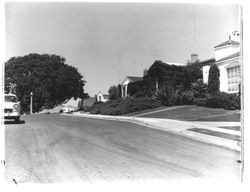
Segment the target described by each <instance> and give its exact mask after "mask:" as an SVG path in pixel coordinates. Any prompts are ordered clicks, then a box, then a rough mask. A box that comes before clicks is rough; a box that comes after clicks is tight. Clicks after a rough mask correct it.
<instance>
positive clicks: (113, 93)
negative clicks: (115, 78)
mask: <svg viewBox="0 0 250 192" xmlns="http://www.w3.org/2000/svg"><path fill="white" fill-rule="evenodd" d="M118 98H119V89H118V87H117V86H115V85H112V86H111V87H110V88H109V99H110V100H116V99H118Z"/></svg>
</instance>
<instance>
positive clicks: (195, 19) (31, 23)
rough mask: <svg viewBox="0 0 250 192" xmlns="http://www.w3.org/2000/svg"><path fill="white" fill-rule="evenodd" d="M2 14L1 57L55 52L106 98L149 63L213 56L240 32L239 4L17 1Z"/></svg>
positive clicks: (89, 88)
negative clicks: (3, 43) (3, 52)
mask: <svg viewBox="0 0 250 192" xmlns="http://www.w3.org/2000/svg"><path fill="white" fill-rule="evenodd" d="M5 13H6V57H7V59H9V58H11V57H13V56H23V55H27V54H29V53H39V54H45V53H47V54H57V55H60V56H62V57H64V58H66V63H67V64H69V65H72V66H74V67H76V68H78V71H79V72H80V73H81V74H82V75H83V77H84V80H86V85H85V87H84V90H85V92H87V93H89V94H90V96H94V95H95V94H97V93H98V92H99V91H101V92H103V93H108V89H109V87H110V86H112V85H117V84H118V83H119V82H122V81H123V79H124V78H125V77H126V76H142V74H143V70H144V69H145V68H149V67H150V66H151V65H152V64H153V63H154V61H155V60H156V59H157V60H162V61H165V62H174V63H187V60H190V55H191V54H192V53H197V54H198V55H199V59H200V60H206V59H210V58H213V57H214V46H215V45H217V44H219V43H221V42H223V41H226V40H228V37H229V35H230V34H232V32H233V31H235V30H237V31H240V22H239V21H240V20H239V14H240V12H239V6H238V5H236V4H183V3H182V4H180V3H179V4H173V3H83V2H82V3H81V2H78V3H59V2H57V3H17V2H16V3H15V2H12V3H10V2H8V3H7V4H6V6H5Z"/></svg>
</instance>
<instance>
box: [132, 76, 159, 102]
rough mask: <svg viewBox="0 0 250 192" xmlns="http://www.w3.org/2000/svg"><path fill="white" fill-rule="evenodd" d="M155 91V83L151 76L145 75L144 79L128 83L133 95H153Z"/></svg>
mask: <svg viewBox="0 0 250 192" xmlns="http://www.w3.org/2000/svg"><path fill="white" fill-rule="evenodd" d="M154 91H155V87H154V83H153V81H152V79H151V78H150V77H149V76H145V77H144V78H143V80H140V81H135V82H130V83H129V84H128V94H129V95H130V96H131V97H137V98H138V97H151V96H152V95H153V93H154Z"/></svg>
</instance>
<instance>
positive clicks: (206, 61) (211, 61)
mask: <svg viewBox="0 0 250 192" xmlns="http://www.w3.org/2000/svg"><path fill="white" fill-rule="evenodd" d="M198 63H199V64H201V65H202V66H205V65H211V64H213V63H215V59H214V58H211V59H207V60H204V61H199V62H198Z"/></svg>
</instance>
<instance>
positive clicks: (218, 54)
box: [202, 36, 241, 93]
mask: <svg viewBox="0 0 250 192" xmlns="http://www.w3.org/2000/svg"><path fill="white" fill-rule="evenodd" d="M214 53H215V64H216V65H217V66H218V68H219V70H220V91H223V92H227V93H237V92H238V91H239V84H240V79H241V74H240V43H239V42H238V41H235V40H232V39H231V36H229V39H228V40H227V41H224V42H222V43H220V44H218V45H216V46H214ZM210 66H211V63H210V64H207V65H204V66H203V68H202V70H203V81H204V83H207V82H208V75H209V69H210Z"/></svg>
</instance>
